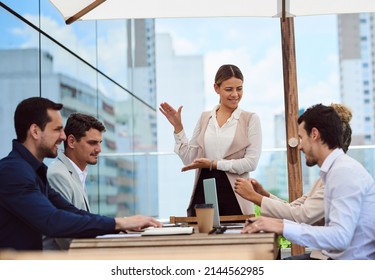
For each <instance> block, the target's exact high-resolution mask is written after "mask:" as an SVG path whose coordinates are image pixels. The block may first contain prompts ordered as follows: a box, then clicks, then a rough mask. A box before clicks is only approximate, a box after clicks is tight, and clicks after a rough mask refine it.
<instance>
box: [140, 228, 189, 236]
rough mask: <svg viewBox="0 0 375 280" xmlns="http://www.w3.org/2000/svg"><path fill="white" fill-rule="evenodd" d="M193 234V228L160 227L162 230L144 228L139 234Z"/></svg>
mask: <svg viewBox="0 0 375 280" xmlns="http://www.w3.org/2000/svg"><path fill="white" fill-rule="evenodd" d="M192 233H194V228H193V227H162V228H145V229H144V231H143V232H142V233H141V235H142V236H146V235H178V234H192Z"/></svg>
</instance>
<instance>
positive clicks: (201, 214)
mask: <svg viewBox="0 0 375 280" xmlns="http://www.w3.org/2000/svg"><path fill="white" fill-rule="evenodd" d="M194 208H195V213H196V215H197V222H198V231H199V232H200V233H208V232H209V231H210V230H211V229H212V228H213V226H214V205H213V204H207V203H206V204H196V205H195V207H194Z"/></svg>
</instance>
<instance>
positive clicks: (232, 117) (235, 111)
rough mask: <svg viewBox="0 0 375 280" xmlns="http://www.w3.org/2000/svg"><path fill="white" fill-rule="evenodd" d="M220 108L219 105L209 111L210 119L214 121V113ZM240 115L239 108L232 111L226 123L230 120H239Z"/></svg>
mask: <svg viewBox="0 0 375 280" xmlns="http://www.w3.org/2000/svg"><path fill="white" fill-rule="evenodd" d="M219 107H220V104H218V105H216V106H215V107H214V108H213V109H212V111H211V117H212V118H215V119H216V111H217V110H218V109H219ZM240 114H241V109H240V108H239V107H237V108H236V110H234V111H233V113H232V115H231V116H230V118H229V119H228V121H230V120H232V119H236V120H238V119H239V118H240Z"/></svg>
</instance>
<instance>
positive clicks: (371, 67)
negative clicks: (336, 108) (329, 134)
mask: <svg viewBox="0 0 375 280" xmlns="http://www.w3.org/2000/svg"><path fill="white" fill-rule="evenodd" d="M374 28H375V14H345V15H339V16H338V33H339V54H340V58H339V61H340V93H341V101H342V102H343V103H344V104H346V105H348V106H349V107H350V108H351V109H352V110H353V112H354V113H353V119H352V121H351V125H352V129H353V137H352V138H353V140H352V144H354V145H362V144H374V143H375V30H374Z"/></svg>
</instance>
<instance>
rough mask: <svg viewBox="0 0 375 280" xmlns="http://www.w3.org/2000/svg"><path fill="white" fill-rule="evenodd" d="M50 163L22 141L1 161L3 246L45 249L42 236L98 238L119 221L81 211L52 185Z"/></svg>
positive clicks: (0, 245) (0, 241) (0, 237)
mask: <svg viewBox="0 0 375 280" xmlns="http://www.w3.org/2000/svg"><path fill="white" fill-rule="evenodd" d="M46 173H47V166H46V165H45V164H43V163H41V162H39V161H38V160H37V159H36V158H35V157H34V156H33V155H32V154H31V153H30V152H29V150H27V149H26V148H25V147H24V146H23V145H22V144H20V143H19V142H17V141H16V140H13V150H12V151H11V152H10V153H9V155H8V156H6V157H5V158H3V159H1V160H0V248H13V249H16V250H42V235H47V236H51V237H94V236H96V235H100V234H107V233H114V232H115V221H114V219H113V218H109V217H104V216H100V215H95V214H91V213H88V212H86V211H84V210H79V209H77V208H76V207H74V205H72V204H71V203H69V202H68V201H66V200H65V199H64V198H63V197H62V196H61V195H60V194H59V193H57V192H56V191H54V190H53V189H52V188H51V187H50V186H49V184H48V181H47V177H46Z"/></svg>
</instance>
